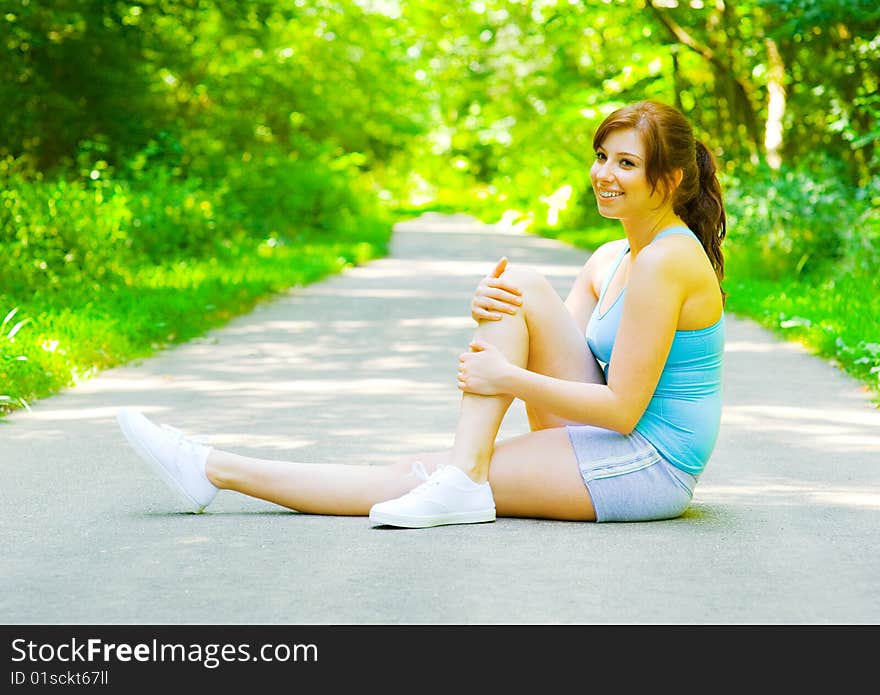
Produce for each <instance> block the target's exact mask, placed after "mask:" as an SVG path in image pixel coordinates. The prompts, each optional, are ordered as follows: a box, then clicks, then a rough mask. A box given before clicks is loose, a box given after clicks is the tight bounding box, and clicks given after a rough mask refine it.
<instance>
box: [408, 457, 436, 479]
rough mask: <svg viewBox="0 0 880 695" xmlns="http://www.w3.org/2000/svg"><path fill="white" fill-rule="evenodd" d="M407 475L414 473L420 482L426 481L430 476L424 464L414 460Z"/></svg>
mask: <svg viewBox="0 0 880 695" xmlns="http://www.w3.org/2000/svg"><path fill="white" fill-rule="evenodd" d="M409 475H414V476H415V477H416V478H418V479H419V480H421V481H422V482H424V481H426V480H427V479H428V478H430V477H431V476H430V474H429V473H428V469H427V468H425V464H424V463H422V462H421V461H414V462H413V465H412V471H411V472H410V473H409Z"/></svg>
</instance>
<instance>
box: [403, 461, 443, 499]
mask: <svg viewBox="0 0 880 695" xmlns="http://www.w3.org/2000/svg"><path fill="white" fill-rule="evenodd" d="M444 467H445V466H444V465H443V464H442V463H440V464H437V470H435V471H434V472H433V473H431V474H430V475H429V474H428V470H427V469H426V468H425V466H424V464H423V463H422V462H421V461H415V462H414V463H413V465H412V473H410V475H415V476H416V477H417V478H419V479H420V480H421V481H422V482H421V484H420V485H417V486H416V487H414V488H413V489H412V490H410V491H409V494H411V495H412V494H416V495H421V494H422V493H424V492H425V491H426V490H428V489H429V488H431V487H434V486H435V485H439V484H440V481H439V480H437V474H438V473H439V472H440V471H441V470H443V468H444Z"/></svg>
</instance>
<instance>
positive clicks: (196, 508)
mask: <svg viewBox="0 0 880 695" xmlns="http://www.w3.org/2000/svg"><path fill="white" fill-rule="evenodd" d="M129 417H130V413H127V412H119V413H117V414H116V422H118V423H119V429H121V430H122V434H123V435H125V438H126V440H127V441H128V443H129V444H130V445H131V447H132V449H134V450H135V452H136V453H137V455H138V456H139V457H140V458H141V459H142V460H143V461H145V462H146V463H147V464H148V465H149V466H150V468H151V469H152V470H153V471H155V472H156V473H158V475H159V477H160V478H162V480H164V481H165V484H166V485H167V486H168V487H169V488H171V490H172V491H173V492H174V493H175V494H176V495H177V497H178V498H179V499H180V501H181V502H183V504H184V506H186V507H187V510H186V511H187V512H189V513H190V514H201V513H202V512H203V511H204V509H205V506H206V505H203V504H199V503H198V502H196V501H195V500H194V499H193V498H192V497H190V496H189V495H188V494H187V493H186V491H185V490H184V489H183V488H182V487H181V485H180V484H179V483H178V482H177V481H176V480H175V479H174V478H173V477H172V476H171V474H170V473H169V472H168V471H167V469H166V468H165V466H163V465H162V464H161V463H160V462H159V460H158V459H157V458H156V457H155V456H153V454H152V453H150V451H149V449H147V448H146V447H144V446H143V445H142V444H141V442H140V439H139V438H138V436H137V434H136V433H135V430H134V428H133V426H132V425H131V424H130V423H129V421H128V418H129Z"/></svg>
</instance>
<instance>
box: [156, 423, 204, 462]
mask: <svg viewBox="0 0 880 695" xmlns="http://www.w3.org/2000/svg"><path fill="white" fill-rule="evenodd" d="M162 430H164V431H165V432H167V433H168V434H170V435H171V436H172V438H173V441H174V449H175V456H174V465H175V466H177V467H178V468H179V467H180V462H181V456H180V453H181V450H182V449H184V450H186V452H187V453H192V451H193V450H194V449H195V447H196V445H197V444H201V443H202V442H203V441H204V440H205V437H204V436H196V437H188V436H186V435H185V434H184V433H183V432H181V431H180V430H179V429H177V428H176V427H172V426H171V425H162Z"/></svg>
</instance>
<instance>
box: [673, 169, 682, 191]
mask: <svg viewBox="0 0 880 695" xmlns="http://www.w3.org/2000/svg"><path fill="white" fill-rule="evenodd" d="M683 178H684V169H673V170H672V174H671V175H670V192H671V193H675V191H676V189H677V188H678V187H679V186H680V185H681V180H682V179H683Z"/></svg>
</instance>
